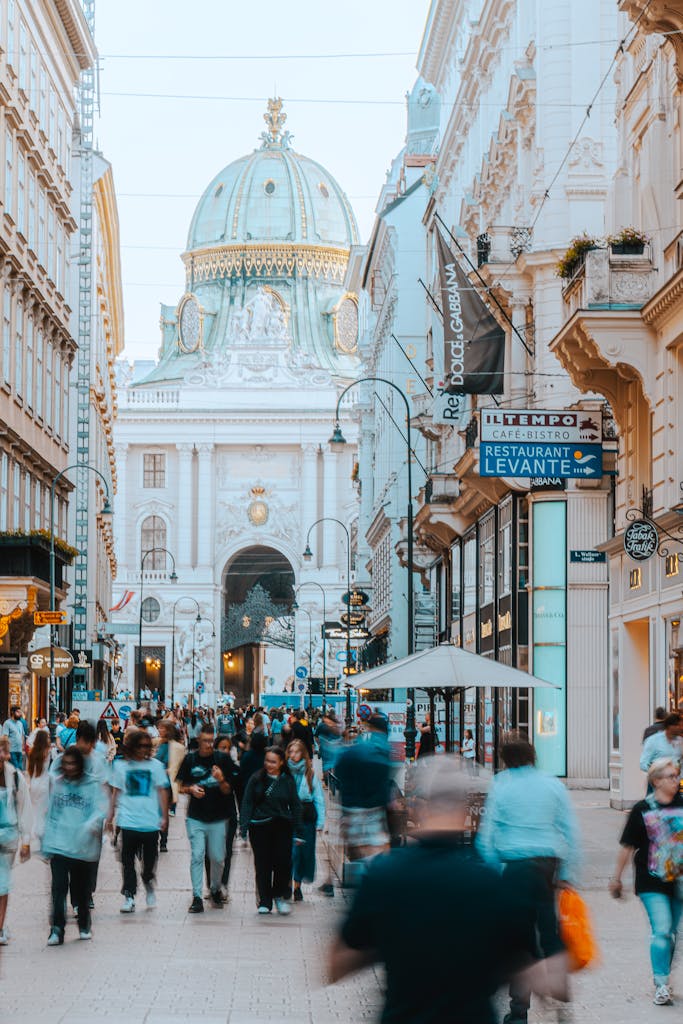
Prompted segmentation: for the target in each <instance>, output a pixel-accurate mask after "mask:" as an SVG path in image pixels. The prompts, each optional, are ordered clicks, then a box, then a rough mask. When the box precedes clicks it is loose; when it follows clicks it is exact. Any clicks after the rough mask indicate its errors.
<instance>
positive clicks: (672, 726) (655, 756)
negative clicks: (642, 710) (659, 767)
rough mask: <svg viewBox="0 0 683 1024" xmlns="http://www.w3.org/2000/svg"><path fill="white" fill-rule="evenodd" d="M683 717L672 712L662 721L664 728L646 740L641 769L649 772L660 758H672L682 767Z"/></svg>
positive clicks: (676, 712) (641, 757)
mask: <svg viewBox="0 0 683 1024" xmlns="http://www.w3.org/2000/svg"><path fill="white" fill-rule="evenodd" d="M682 737H683V715H681V714H680V713H679V712H678V711H672V712H671V714H670V715H667V716H666V718H664V719H663V720H662V728H661V729H658V730H657V731H656V732H653V733H652V734H651V735H650V736H648V738H647V739H646V740H645V743H644V744H643V750H642V753H641V755H640V769H641V771H643V772H646V771H649V768H650V765H652V764H654V762H655V761H658V760H659V758H660V757H670V758H671V760H672V761H675V762H676V764H678V765H680V763H681V760H682V759H683V738H682Z"/></svg>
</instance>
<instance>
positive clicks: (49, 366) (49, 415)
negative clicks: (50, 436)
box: [44, 339, 52, 429]
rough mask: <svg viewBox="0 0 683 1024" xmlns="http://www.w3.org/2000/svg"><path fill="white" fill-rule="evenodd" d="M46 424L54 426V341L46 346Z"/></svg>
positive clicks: (48, 342)
mask: <svg viewBox="0 0 683 1024" xmlns="http://www.w3.org/2000/svg"><path fill="white" fill-rule="evenodd" d="M44 394H45V425H46V426H47V427H48V429H49V428H50V427H51V426H52V343H51V342H50V340H49V339H48V341H47V344H46V346H45V392H44Z"/></svg>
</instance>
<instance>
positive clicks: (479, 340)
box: [436, 231, 505, 395]
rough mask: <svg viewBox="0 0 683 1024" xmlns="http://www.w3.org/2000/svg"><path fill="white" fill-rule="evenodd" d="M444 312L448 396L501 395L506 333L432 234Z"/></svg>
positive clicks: (442, 385) (443, 388) (441, 241)
mask: <svg viewBox="0 0 683 1024" xmlns="http://www.w3.org/2000/svg"><path fill="white" fill-rule="evenodd" d="M436 238H437V255H438V261H439V283H440V287H441V303H442V310H443V338H444V375H443V380H442V381H440V382H439V388H440V390H441V392H442V393H445V394H448V395H463V394H466V395H498V394H501V393H502V391H503V370H504V366H505V331H504V330H503V328H502V327H501V326H500V324H499V323H498V321H497V320H496V318H495V317H494V316H493V314H492V313H491V311H490V309H489V308H488V306H487V305H486V303H485V302H484V301H483V299H482V298H481V297H480V295H479V293H478V292H477V290H476V289H475V287H474V285H473V284H472V283H471V282H470V280H469V278H468V277H467V275H466V274H465V273H464V272H463V270H462V269H461V268H460V264H459V263H458V261H457V259H456V258H455V256H454V255H453V253H452V252H451V250H450V249H449V248H448V246H447V245H446V243H445V241H444V239H443V236H442V234H441V232H440V231H437V232H436Z"/></svg>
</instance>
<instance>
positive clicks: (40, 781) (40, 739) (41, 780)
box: [26, 731, 52, 841]
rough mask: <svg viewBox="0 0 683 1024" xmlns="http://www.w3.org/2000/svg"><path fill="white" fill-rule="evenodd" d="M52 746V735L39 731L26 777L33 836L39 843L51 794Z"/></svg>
mask: <svg viewBox="0 0 683 1024" xmlns="http://www.w3.org/2000/svg"><path fill="white" fill-rule="evenodd" d="M51 760H52V744H51V742H50V734H49V732H48V733H44V732H42V731H38V732H37V733H36V737H35V739H34V741H33V745H32V747H31V749H30V751H29V755H28V764H27V767H26V776H27V779H28V788H29V793H30V794H31V807H32V808H33V834H34V836H35V837H36V839H38V840H39V841H40V840H42V838H43V833H44V831H45V819H46V817H47V805H48V796H49V793H50V762H51Z"/></svg>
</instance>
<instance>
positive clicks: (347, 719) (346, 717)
mask: <svg viewBox="0 0 683 1024" xmlns="http://www.w3.org/2000/svg"><path fill="white" fill-rule="evenodd" d="M338 409H339V405H337V410H338ZM337 416H339V412H337ZM338 427H339V424H337V428H338ZM340 434H341V432H340ZM342 443H344V444H345V443H346V442H345V441H344V439H343V438H342ZM326 522H327V523H336V524H337V525H338V526H341V528H342V530H343V531H344V533H345V534H346V592H347V594H350V593H351V535H350V533H349V531H348V528H347V527H346V526H344V524H343V523H342V521H341V519H335V518H334V517H333V516H322V517H321V518H320V519H316V521H315V522H314V523H311V525H310V526H309V528H308V533H307V534H306V548H305V550H304V553H303V559H304V561H305V562H310V561H311V559H312V558H313V552H312V551H311V545H310V537H311V530H312V529H313V528H314V527H316V526H317V525H318V523H326ZM324 631H325V627H324V626H323V639H324V636H325V632H324ZM350 671H351V606H350V605H349V614H348V617H347V620H346V711H345V715H344V722H345V724H346V727H347V729H348V728H349V726H350V725H351V722H352V717H351V684H350V682H349V674H350Z"/></svg>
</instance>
